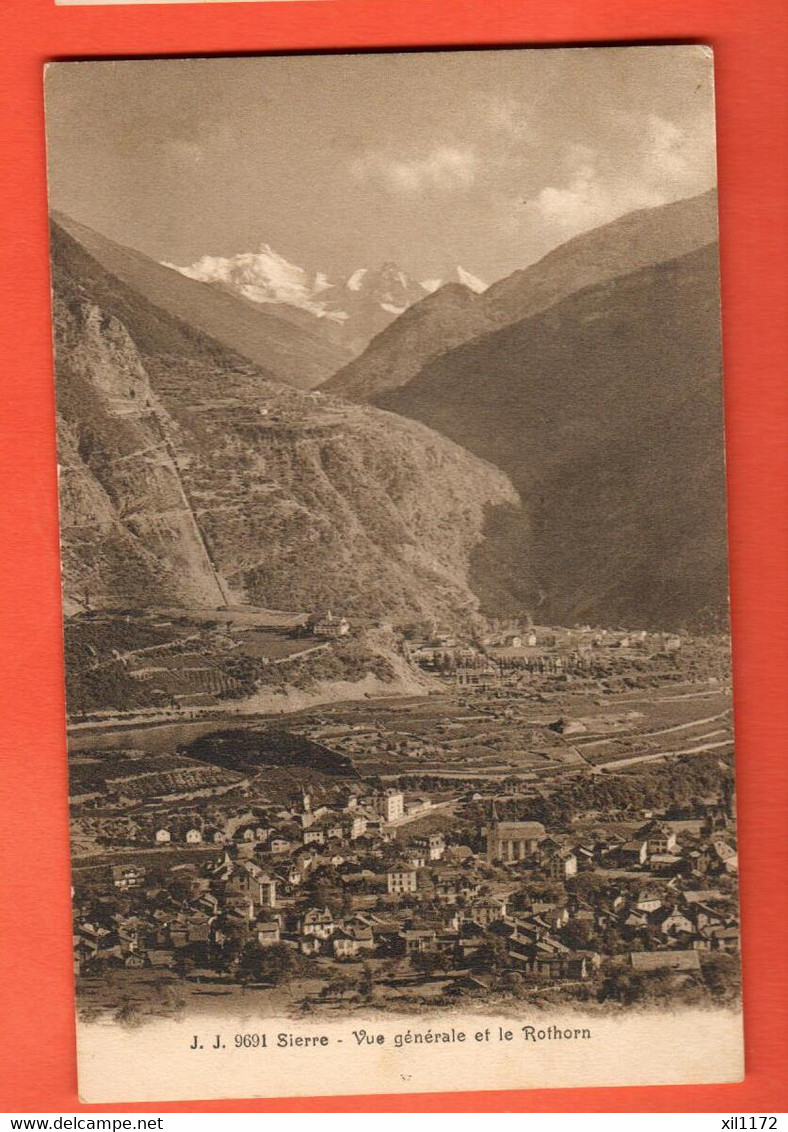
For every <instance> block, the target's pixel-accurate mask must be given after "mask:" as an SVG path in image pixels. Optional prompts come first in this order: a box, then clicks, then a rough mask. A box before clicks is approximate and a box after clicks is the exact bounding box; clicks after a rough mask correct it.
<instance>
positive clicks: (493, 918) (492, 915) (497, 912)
mask: <svg viewBox="0 0 788 1132" xmlns="http://www.w3.org/2000/svg"><path fill="white" fill-rule="evenodd" d="M507 908H508V900H507V897H506V896H491V897H489V898H488V899H484V900H474V901H473V903H472V904H471V905H470V906H469V908H468V917H469V919H471V920H473V922H474V923H475V924H478V925H479V926H480V927H482V928H486V927H489V925H490V924H495V923H497V922H498V921H500V920H505V919H506V912H507Z"/></svg>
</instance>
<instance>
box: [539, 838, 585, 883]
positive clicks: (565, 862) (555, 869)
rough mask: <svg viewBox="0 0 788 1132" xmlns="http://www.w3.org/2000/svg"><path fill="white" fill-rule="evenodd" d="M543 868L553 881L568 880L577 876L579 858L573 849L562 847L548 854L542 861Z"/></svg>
mask: <svg viewBox="0 0 788 1132" xmlns="http://www.w3.org/2000/svg"><path fill="white" fill-rule="evenodd" d="M542 868H543V869H544V871H545V872H546V873H547V875H548V876H549V877H551V878H552V879H553V880H566V878H567V877H573V876H576V874H577V857H576V856H575V854H574V853H573V852H572V850H571V849H569V848H567V847H566V846H560V847H559V848H558V849H556V850H554V851H553V852H552V853H549V854H547V856H546V858H545V859H544V860H543V861H542Z"/></svg>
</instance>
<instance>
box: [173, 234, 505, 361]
mask: <svg viewBox="0 0 788 1132" xmlns="http://www.w3.org/2000/svg"><path fill="white" fill-rule="evenodd" d="M164 266H165V267H169V268H171V269H173V270H174V271H178V272H180V273H181V275H185V276H187V277H188V278H189V279H195V280H197V281H198V282H200V283H206V284H209V285H212V286H218V287H223V288H225V289H226V290H229V291H232V292H234V293H235V294H236V295H240V296H242V297H243V298H244V299H246V300H248V301H250V302H253V303H261V304H273V305H285V306H287V307H297V308H298V309H300V310H302V311H306V312H308V313H309V314H311V315H314V316H315V317H316V318H318V319H325V320H328V321H329V322H330V323H332V324H333V329H332V334H335V335H336V334H339V335H340V336H341V339H342V341H343V342H345V344H346V345H348V346H351V347H352V348H353V349H363V347H364V346H366V344H367V342H369V340H370V339H371V338H373V337H374V336H375V335H376V334H378V333H379V332H380V331H381V330H383V329H384V328H385V327H386V326H388V324H389V323H390V322H392V321H393V320H394V319H395V318H396V317H397V316H398V315H400V314H402V313H403V312H404V311H406V310H407V309H408V307H410V306H412V305H413V303H416V302H418V301H419V299H422V298H424V295H425V293H427V292H429V291H434V290H436V289H437V288H438V287H439V286H441V285H442V284H443V283H446V282H449V281H453V282H459V283H462V284H464V285H465V286H466V287H470V288H471V290H473V291H477V292H479V291H483V290H484V289H485V284H484V283H482V281H481V280H480V279H477V278H476V276H474V275H471V274H470V272H467V271H465V270H464V269H463V268H462V267H456V268H453V269H452V270H451V271H450V272H447V275H446V277H445V278H443V279H429V280H424V281H422V282H420V283H419V282H417V281H416V280H414V279H411V278H410V276H409V275H408V274H407V273H406V272H404V271H403V270H402V269H401V268H400V267H399V266H398V265H397V264H396V263H391V262H388V263H384V264H383V265H382V266H381V267H379V268H377V269H373V268H369V267H359V268H357V269H356V270H355V271H354V272H353V273H352V274H351V275H349V276H347V278H346V279H345V280H344V281H342V282H334V281H333V280H332V279H331V277H330V276H329V275H328V274H327V273H326V272H323V271H315V272H310V271H307V270H305V269H304V268H303V267H299V266H298V265H297V264H295V263H291V262H290V260H288V259H287V258H286V257H285V256H283V255H281V254H280V253H279V252H277V251H276V250H275V249H274V248H272V247H271V246H270V244H267V243H263V244H261V245H260V247H259V249H258V250H257V251H255V252H239V253H237V254H236V255H231V256H221V255H204V256H201V257H200V258H199V259H197V260H195V262H194V263H191V264H188V265H187V266H185V267H184V266H179V265H178V264H174V263H165V264H164Z"/></svg>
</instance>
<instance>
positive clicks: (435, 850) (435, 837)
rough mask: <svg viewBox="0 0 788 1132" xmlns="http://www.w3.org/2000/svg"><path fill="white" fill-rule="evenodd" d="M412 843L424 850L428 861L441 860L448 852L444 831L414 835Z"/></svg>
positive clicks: (417, 848) (413, 845)
mask: <svg viewBox="0 0 788 1132" xmlns="http://www.w3.org/2000/svg"><path fill="white" fill-rule="evenodd" d="M411 845H412V847H413V848H414V849H415V850H418V851H420V852H422V853H423V854H424V855H425V856H426V858H427V860H428V861H440V860H441V858H442V857H443V854H444V853H445V852H446V839H445V837H444V836H443V834H442V833H431V834H430V835H429V836H425V837H414V839H413V840H412V841H411Z"/></svg>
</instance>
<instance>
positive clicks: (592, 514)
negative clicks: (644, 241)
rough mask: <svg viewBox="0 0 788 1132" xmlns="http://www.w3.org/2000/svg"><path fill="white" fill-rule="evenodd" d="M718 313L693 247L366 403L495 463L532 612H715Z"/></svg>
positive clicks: (721, 618) (572, 616)
mask: <svg viewBox="0 0 788 1132" xmlns="http://www.w3.org/2000/svg"><path fill="white" fill-rule="evenodd" d="M718 320H719V290H718V282H717V246H716V244H708V245H705V246H704V247H701V248H700V249H696V250H695V251H691V252H688V253H686V254H685V255H683V256H679V257H677V258H675V259H673V260H668V261H665V262H662V263H659V264H654V265H651V266H648V267H643V268H640V269H639V270H637V271H635V272H632V273H630V274H628V275H625V276H623V277H619V278H616V279H613V280H608V281H606V282H603V283H601V284H596V285H591V286H588V287H586V288H584V289H583V290H581V291H579V292H576V293H574V294H572V295H570V296H568V297H567V298H565V299H564V300H563V301H562V302H560V303H557V304H555V305H553V306H551V307H549V308H547V309H546V310H543V311H541V312H539V313H538V314H535V315H532V316H531V317H529V318H525V319H521V320H520V321H518V322H515V323H512V324H511V325H508V326H505V327H503V328H500V329H496V330H489V331H488V332H487V333H485V334H482V335H480V336H478V337H476V338H474V339H473V340H471V341H470V342H466V343H464V344H461V345H459V346H457V347H455V348H454V349H452V350H449V351H447V352H445V353H443V354H441V355H439V356H437V357H434V358H433V359H432V360H431V361H430V362H429V363H427V365H426V366H424V367H423V369H422V370H421V371H420V372H419V374H418V375H417V376H416V377H415V378H413V379H411V380H410V381H409V382H407V383H406V384H404V385H403V386H400V387H399V388H397V389H389V390H387V391H385V392H382V393H379V394H378V395H377V396H375V398H374V400H373V403H375V404H378V405H380V406H382V407H384V408H387V409H390V410H392V411H394V412H397V413H401V414H403V415H405V416H410V417H412V418H414V419H416V420H421V421H422V422H424V423H426V424H428V425H429V426H430V427H432V428H434V429H436V430H437V431H439V432H441V433H442V434H444V435H446V436H449V437H451V438H452V439H453V440H455V441H456V442H457V443H459V444H461V445H462V446H463V447H465V448H467V449H468V450H469V451H471V452H474V453H475V454H476V455H479V456H481V457H482V458H484V459H486V460H489V461H491V462H492V463H494V464H496V466H498V467H500V468H502V469H503V470H504V471H505V472H506V473H507V474H508V475H509V477H510V479H511V480H512V482H513V484H514V486H515V487H516V489H517V490H518V492H519V493H520V496H521V498H522V500H523V506H524V508H525V511H526V512H527V515H528V523H527V525H526V526H522V527H521V530H520V532H519V533H518V532H517V530H516V528H517V524H514V526H513V527H512V529H510V530H508V531H504V532H502V534H501V537H502V545H503V544H505V543H509V544H512V543H513V545H509V546H508V549H507V550H506V555H505V557H506V558H507V559H508V560H511V559H512V558H513V557H514V558H516V557H517V554H518V547H519V546H522V548H523V551H524V550H525V548H526V547H528V548H529V550H528V553H529V558H530V561H531V564H532V567H533V571H534V575H535V581H536V585H537V587H538V589H539V591H540V593H541V597H540V599H539V601H538V602H537V606H536V609H535V616H544V617H546V618H547V619H548V620H552V621H554V622H556V623H562V624H565V623H567V622H568V623H574V622H575V621H577V620H583V621H588V620H595V621H597V623H600V624H609V623H611V622H613V623H615V622H620V623H623V624H627V625H630V626H632V627H641V626H642V627H644V628H647V627H652V626H657V627H658V626H670V627H673V626H678V625H680V624H684V623H688V624H697V623H698V622H701V621H703V622H708V623H710V624H722V623H724V622H725V621H726V619H727V572H726V551H725V483H724V461H723V449H722V404H721V371H720V365H721V363H720V350H719V333H718ZM660 485H661V486H660ZM487 549H488V551H489V550H490V547H489V540H488V545H487ZM533 582H534V577H533V576H532V577H531V578H530V580H529V587H530V586H531V585H532V584H533ZM522 597H523V599H524V600H526V599H527V594H523V595H522ZM537 610H539V611H540V612H538V613H537Z"/></svg>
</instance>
